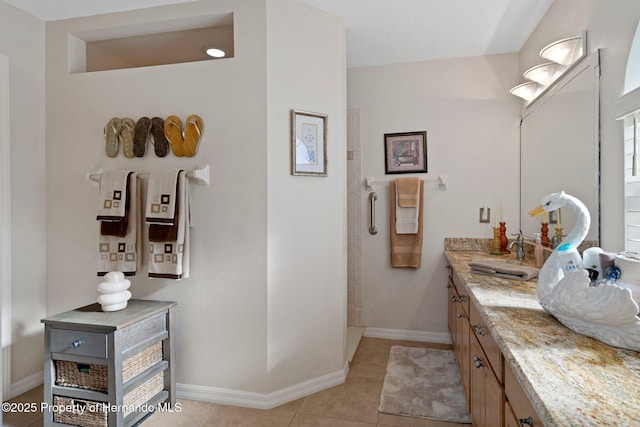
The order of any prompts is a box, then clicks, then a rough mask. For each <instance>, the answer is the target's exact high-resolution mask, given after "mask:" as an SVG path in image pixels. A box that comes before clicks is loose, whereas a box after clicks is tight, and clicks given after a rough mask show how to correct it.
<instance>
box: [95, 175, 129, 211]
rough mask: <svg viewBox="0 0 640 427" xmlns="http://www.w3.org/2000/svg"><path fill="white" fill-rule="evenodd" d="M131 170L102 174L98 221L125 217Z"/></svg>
mask: <svg viewBox="0 0 640 427" xmlns="http://www.w3.org/2000/svg"><path fill="white" fill-rule="evenodd" d="M130 172H131V171H112V172H104V173H103V174H102V175H100V189H99V197H98V215H97V217H96V219H97V220H98V221H119V220H121V219H122V218H124V212H125V210H124V206H125V194H126V187H127V176H129V173H130Z"/></svg>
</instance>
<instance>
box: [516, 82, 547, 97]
mask: <svg viewBox="0 0 640 427" xmlns="http://www.w3.org/2000/svg"><path fill="white" fill-rule="evenodd" d="M544 89H545V87H544V86H542V85H540V84H538V83H536V82H526V83H522V84H519V85H518V86H516V87H514V88H512V89H511V90H510V91H509V93H511V94H512V95H515V96H518V97H520V98H522V99H524V100H525V101H532V100H534V99H536V98H537V97H538V95H539V94H540V92H542V91H543V90H544Z"/></svg>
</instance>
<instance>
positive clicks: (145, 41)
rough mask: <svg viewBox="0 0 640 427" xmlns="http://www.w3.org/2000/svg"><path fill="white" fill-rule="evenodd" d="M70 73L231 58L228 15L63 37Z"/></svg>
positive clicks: (230, 27)
mask: <svg viewBox="0 0 640 427" xmlns="http://www.w3.org/2000/svg"><path fill="white" fill-rule="evenodd" d="M67 38H68V51H69V55H68V58H69V59H68V61H69V62H68V71H69V73H70V74H76V73H87V72H93V71H107V70H119V69H127V68H137V67H149V66H156V65H166V64H179V63H185V62H195V61H209V60H219V59H220V58H212V57H210V56H208V55H207V54H206V53H205V51H204V48H205V47H216V48H218V49H221V50H223V51H224V52H225V54H226V55H225V56H224V58H222V59H226V58H233V56H234V38H233V13H225V14H216V15H207V16H198V17H194V18H187V19H176V20H171V21H162V22H150V23H142V24H136V25H127V26H120V27H110V28H102V29H94V30H88V31H82V32H75V33H69V34H68V37H67Z"/></svg>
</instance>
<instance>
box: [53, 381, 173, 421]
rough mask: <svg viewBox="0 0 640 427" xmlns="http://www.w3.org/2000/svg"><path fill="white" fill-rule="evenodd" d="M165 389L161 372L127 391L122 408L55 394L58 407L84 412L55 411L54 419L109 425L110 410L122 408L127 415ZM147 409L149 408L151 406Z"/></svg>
mask: <svg viewBox="0 0 640 427" xmlns="http://www.w3.org/2000/svg"><path fill="white" fill-rule="evenodd" d="M163 389H164V372H159V373H158V374H157V375H155V376H154V377H152V378H151V379H149V380H148V381H147V382H145V383H144V384H142V385H140V386H139V387H138V388H136V389H134V390H132V391H130V392H129V393H127V394H126V395H125V396H124V398H123V405H122V408H112V407H109V406H108V405H107V404H106V403H103V402H94V401H92V400H83V399H73V398H71V397H63V396H53V404H54V405H55V406H57V407H61V406H64V407H65V408H82V412H81V411H80V410H76V411H73V410H68V411H64V412H62V411H60V412H54V414H53V421H54V422H56V423H63V424H69V425H74V426H80V427H107V424H108V414H109V410H114V409H116V410H121V411H122V412H123V416H124V417H126V416H127V415H129V414H130V413H132V412H135V411H136V410H137V409H138V408H140V407H142V406H143V405H144V404H145V403H146V402H147V401H149V399H151V398H152V397H153V396H155V395H156V394H158V393H160V392H161V391H162V390H163ZM140 409H145V408H140ZM146 409H147V410H148V409H149V408H146Z"/></svg>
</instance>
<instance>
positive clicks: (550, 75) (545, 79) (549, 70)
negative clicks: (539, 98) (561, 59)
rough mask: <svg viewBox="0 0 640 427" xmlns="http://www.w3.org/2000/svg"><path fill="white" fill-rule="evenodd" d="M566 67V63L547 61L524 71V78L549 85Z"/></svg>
mask: <svg viewBox="0 0 640 427" xmlns="http://www.w3.org/2000/svg"><path fill="white" fill-rule="evenodd" d="M566 69H567V66H566V65H562V64H558V63H555V62H547V63H545V64H540V65H536V66H535V67H531V68H529V69H528V70H527V71H525V72H524V78H525V79H527V80H531V81H534V82H536V83H539V84H541V85H542V86H549V85H550V84H551V83H553V82H555V81H556V80H557V79H558V77H560V76H561V75H562V73H564V72H565V71H566Z"/></svg>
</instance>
